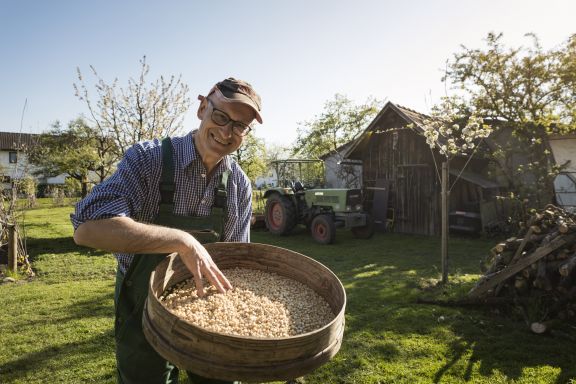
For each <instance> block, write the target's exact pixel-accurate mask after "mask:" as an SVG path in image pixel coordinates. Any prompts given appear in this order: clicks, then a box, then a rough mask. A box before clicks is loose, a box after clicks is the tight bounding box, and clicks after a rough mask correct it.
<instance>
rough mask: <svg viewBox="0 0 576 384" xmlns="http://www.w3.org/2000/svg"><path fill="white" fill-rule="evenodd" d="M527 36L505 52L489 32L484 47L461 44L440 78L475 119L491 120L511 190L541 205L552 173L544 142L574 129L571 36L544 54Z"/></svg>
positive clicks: (575, 40) (575, 45) (575, 52)
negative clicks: (455, 90) (454, 88)
mask: <svg viewBox="0 0 576 384" xmlns="http://www.w3.org/2000/svg"><path fill="white" fill-rule="evenodd" d="M528 36H529V37H531V38H532V45H531V46H530V47H528V48H525V47H520V48H512V49H509V48H505V47H504V46H503V44H502V34H498V35H496V34H493V33H490V34H488V37H487V39H486V42H487V48H486V49H483V50H482V49H470V48H466V47H464V46H463V47H462V51H461V52H459V53H456V54H455V55H454V59H453V60H452V61H450V62H449V64H448V70H447V73H446V76H445V77H444V79H443V80H444V81H450V82H451V83H453V84H454V85H456V86H457V87H458V88H459V89H460V90H461V92H462V97H463V98H464V100H465V101H466V102H467V104H468V105H469V106H470V108H472V109H474V110H475V111H476V113H477V115H478V116H482V117H484V118H487V119H490V120H492V125H493V127H494V129H495V130H496V131H495V135H493V136H494V140H491V143H492V145H493V146H494V147H495V154H496V155H497V157H498V159H499V162H500V164H501V165H502V169H503V170H504V172H505V176H506V177H507V179H508V181H509V184H510V185H511V187H512V190H513V191H515V192H516V193H517V194H520V195H521V196H524V197H525V198H528V199H530V200H531V204H532V205H533V206H542V205H543V204H546V203H548V202H549V201H550V200H551V199H552V193H553V187H552V185H553V184H552V182H553V178H554V176H555V175H556V172H557V171H558V167H557V166H556V165H555V164H554V160H553V158H552V155H551V153H550V150H549V149H548V140H547V138H548V136H549V135H550V134H552V133H567V132H573V131H575V130H576V113H575V108H576V107H575V104H576V103H575V101H576V86H575V85H576V60H575V59H576V35H574V36H572V37H571V38H570V39H568V41H567V42H566V44H564V45H562V46H561V47H560V48H555V49H552V50H549V51H545V50H544V49H542V47H541V46H540V44H539V41H538V39H537V37H536V36H535V35H532V34H530V35H528ZM519 159H526V161H520V160H519ZM542 186H545V187H544V188H543V187H542Z"/></svg>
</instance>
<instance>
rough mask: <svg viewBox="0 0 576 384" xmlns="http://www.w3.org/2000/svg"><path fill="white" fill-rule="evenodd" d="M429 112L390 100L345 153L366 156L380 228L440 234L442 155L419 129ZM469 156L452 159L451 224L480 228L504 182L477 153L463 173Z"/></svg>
mask: <svg viewBox="0 0 576 384" xmlns="http://www.w3.org/2000/svg"><path fill="white" fill-rule="evenodd" d="M426 117H427V116H425V115H423V114H421V113H418V112H416V111H413V110H411V109H409V108H405V107H402V106H399V105H396V104H394V103H392V102H388V103H387V104H386V105H385V106H384V108H383V109H382V110H381V111H380V112H379V113H378V115H377V116H376V117H375V118H374V120H373V121H372V122H371V123H370V124H369V125H368V127H367V128H366V130H365V131H364V132H363V133H362V134H361V135H360V136H359V137H358V139H357V140H356V141H355V142H354V145H352V146H351V148H350V149H349V150H348V152H347V153H346V154H345V157H346V158H348V159H351V160H361V161H362V167H363V170H362V179H363V182H364V188H365V190H366V192H367V193H366V205H367V209H368V210H370V211H371V212H372V214H373V216H374V220H375V223H376V226H377V228H378V229H380V230H388V231H394V232H401V233H412V234H423V235H438V234H440V224H441V213H440V202H441V200H440V198H441V195H440V192H441V190H440V187H441V185H440V178H439V172H440V169H438V168H439V167H440V164H441V162H442V157H441V156H440V155H439V154H438V153H436V152H435V151H434V152H433V151H432V150H431V149H430V147H429V146H428V144H426V139H425V138H424V136H423V135H421V134H420V133H419V131H421V127H422V126H423V124H424V123H423V121H424V120H425V118H426ZM410 125H412V126H410ZM479 152H480V151H479ZM434 158H436V164H435V162H434ZM467 160H468V158H454V159H453V160H452V161H451V163H450V178H451V180H450V184H449V185H450V186H452V189H451V192H450V228H451V230H462V231H466V232H480V231H481V230H482V229H483V228H484V227H485V226H486V225H489V223H490V222H491V221H493V220H496V212H495V209H494V206H493V201H494V200H495V199H494V197H495V196H496V195H497V194H498V193H500V186H499V185H498V184H497V183H496V182H495V181H492V180H490V179H489V178H488V177H486V173H487V169H488V165H489V160H488V159H487V158H482V156H479V155H478V153H477V154H475V156H474V157H473V158H472V159H471V160H470V162H469V163H468V165H466V167H465V170H464V172H461V170H462V168H463V167H464V165H465V164H466V161H467ZM437 167H438V168H437ZM457 176H459V177H457ZM455 181H456V182H455Z"/></svg>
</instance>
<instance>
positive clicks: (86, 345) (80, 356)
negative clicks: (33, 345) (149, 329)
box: [0, 329, 115, 383]
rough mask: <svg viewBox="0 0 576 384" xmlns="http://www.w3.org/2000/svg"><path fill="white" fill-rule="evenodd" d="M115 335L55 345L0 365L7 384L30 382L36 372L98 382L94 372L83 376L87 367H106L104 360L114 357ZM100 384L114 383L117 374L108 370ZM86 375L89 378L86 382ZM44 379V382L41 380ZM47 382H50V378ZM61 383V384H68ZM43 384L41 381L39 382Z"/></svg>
mask: <svg viewBox="0 0 576 384" xmlns="http://www.w3.org/2000/svg"><path fill="white" fill-rule="evenodd" d="M113 339H114V331H113V330H112V329H111V330H109V331H106V332H102V333H99V334H97V335H96V336H93V337H90V338H87V339H85V340H83V341H82V342H76V341H74V342H65V343H62V344H59V345H51V346H48V347H46V348H43V349H40V350H38V351H36V352H32V353H28V354H25V355H22V356H19V357H18V358H16V359H14V360H12V361H8V362H6V363H5V364H3V365H0V372H1V373H2V377H3V381H2V382H4V383H8V382H13V381H19V382H27V381H28V380H30V376H31V375H33V373H34V372H44V373H46V372H53V374H54V375H53V376H52V377H53V378H55V377H58V378H60V379H61V380H64V378H65V377H68V380H69V381H67V382H71V383H72V382H83V381H84V380H85V379H87V378H90V380H91V381H92V380H94V377H95V375H94V374H93V372H83V370H85V369H86V368H85V367H91V364H94V363H95V362H96V363H98V364H100V365H101V364H102V363H103V362H102V356H103V355H108V356H110V358H111V359H113V356H114V341H113ZM100 370H103V371H104V372H102V373H101V374H100V376H99V380H98V381H97V382H101V383H103V382H114V379H115V372H114V370H113V368H112V369H106V367H103V368H100ZM83 373H84V375H85V376H87V377H85V378H82V374H83ZM38 379H40V378H38ZM44 379H46V381H45V382H50V381H51V380H50V379H49V378H46V377H45V378H44ZM65 381H66V380H64V381H61V382H65ZM38 382H40V381H38Z"/></svg>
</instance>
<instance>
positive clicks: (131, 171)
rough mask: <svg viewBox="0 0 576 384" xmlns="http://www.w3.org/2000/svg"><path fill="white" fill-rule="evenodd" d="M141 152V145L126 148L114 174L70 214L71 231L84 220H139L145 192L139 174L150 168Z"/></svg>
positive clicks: (144, 180)
mask: <svg viewBox="0 0 576 384" xmlns="http://www.w3.org/2000/svg"><path fill="white" fill-rule="evenodd" d="M144 149H145V148H144V147H143V144H136V145H134V146H132V147H131V148H129V149H128V150H127V151H126V154H125V155H124V157H123V159H122V160H121V161H120V163H119V164H118V168H117V170H116V172H115V173H114V174H113V175H112V176H111V177H110V178H108V179H106V180H105V181H104V182H102V183H100V184H98V185H97V186H95V187H94V189H93V190H92V192H91V193H90V194H89V195H88V196H87V197H86V198H84V199H83V200H81V201H80V202H79V203H78V204H76V207H75V210H74V213H73V214H71V215H70V219H71V222H72V225H73V227H74V230H76V229H77V228H78V227H79V226H80V224H82V223H83V222H85V221H88V220H100V219H107V218H111V217H123V216H124V217H133V218H138V217H139V215H140V212H141V211H142V202H143V201H145V200H146V199H145V196H146V195H147V194H148V190H149V175H148V177H147V175H143V174H142V171H143V170H150V169H151V164H150V159H149V156H146V151H145V150H144Z"/></svg>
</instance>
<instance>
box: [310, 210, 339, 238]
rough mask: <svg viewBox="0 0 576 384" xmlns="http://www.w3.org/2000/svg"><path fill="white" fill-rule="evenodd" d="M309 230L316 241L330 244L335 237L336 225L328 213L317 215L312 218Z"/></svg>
mask: <svg viewBox="0 0 576 384" xmlns="http://www.w3.org/2000/svg"><path fill="white" fill-rule="evenodd" d="M310 232H311V233H312V237H313V238H314V240H315V241H316V242H317V243H320V244H332V243H333V242H334V240H335V239H336V225H335V224H334V219H333V218H332V216H330V215H318V216H316V217H315V218H314V219H313V220H312V224H311V225H310Z"/></svg>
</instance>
